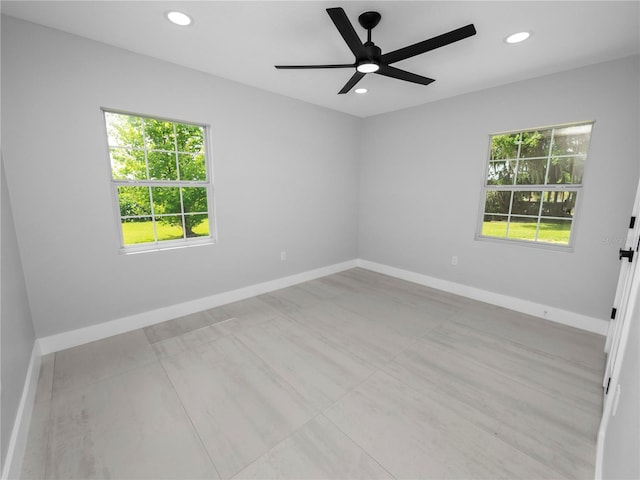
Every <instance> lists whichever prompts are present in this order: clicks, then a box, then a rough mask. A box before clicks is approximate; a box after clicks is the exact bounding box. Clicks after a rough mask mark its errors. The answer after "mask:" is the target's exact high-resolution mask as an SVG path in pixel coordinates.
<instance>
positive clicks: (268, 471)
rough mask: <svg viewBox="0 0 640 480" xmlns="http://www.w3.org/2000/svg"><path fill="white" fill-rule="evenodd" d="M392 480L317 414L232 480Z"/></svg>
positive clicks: (349, 440)
mask: <svg viewBox="0 0 640 480" xmlns="http://www.w3.org/2000/svg"><path fill="white" fill-rule="evenodd" d="M266 478H279V479H291V480H307V479H318V480H326V479H332V480H339V479H362V480H368V479H391V478H393V477H391V475H390V474H389V472H387V471H386V470H384V469H383V468H382V467H381V466H380V465H379V464H378V463H377V462H376V461H375V460H373V459H372V458H371V457H370V456H369V455H367V454H366V453H365V452H364V451H363V450H362V449H361V448H360V447H358V446H357V445H356V444H355V443H353V441H351V439H349V438H348V437H347V436H346V435H345V434H344V433H342V432H341V431H340V430H338V429H337V428H336V427H335V425H333V424H332V423H331V422H330V421H329V420H327V418H326V417H325V416H323V415H319V416H317V417H316V418H314V419H313V420H311V421H310V422H309V423H307V424H306V425H305V426H304V427H302V428H300V429H299V430H297V431H296V432H295V433H293V434H292V435H291V436H290V437H288V438H287V439H286V440H284V441H283V442H281V443H280V444H278V445H277V446H276V447H274V448H273V449H272V450H271V451H269V453H267V454H265V455H264V456H262V457H260V458H259V459H258V460H256V461H255V462H254V463H252V464H251V465H249V466H248V467H247V468H245V469H244V470H243V471H242V472H240V473H239V474H238V475H236V476H235V477H234V479H238V480H239V479H247V480H248V479H266Z"/></svg>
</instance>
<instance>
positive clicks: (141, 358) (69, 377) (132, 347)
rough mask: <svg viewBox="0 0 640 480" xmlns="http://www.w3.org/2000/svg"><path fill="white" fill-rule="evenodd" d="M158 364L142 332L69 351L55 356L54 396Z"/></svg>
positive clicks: (114, 337)
mask: <svg viewBox="0 0 640 480" xmlns="http://www.w3.org/2000/svg"><path fill="white" fill-rule="evenodd" d="M155 360H156V357H155V355H154V353H153V350H152V349H151V347H150V346H149V342H148V341H147V338H146V337H145V335H144V333H143V332H142V330H135V331H133V332H129V333H123V334H121V335H116V336H113V337H109V338H106V339H104V340H99V341H97V342H91V343H87V344H85V345H80V346H79V347H74V348H69V349H67V350H63V351H61V352H57V353H56V354H55V367H54V372H53V392H54V393H55V392H60V391H63V390H70V389H73V388H79V387H83V386H86V385H88V384H91V383H94V382H97V381H100V380H104V379H105V378H109V377H111V376H113V375H118V374H120V373H123V372H126V371H127V370H131V369H133V368H137V367H139V366H141V365H144V364H147V363H150V362H154V361H155Z"/></svg>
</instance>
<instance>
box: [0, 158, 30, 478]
mask: <svg viewBox="0 0 640 480" xmlns="http://www.w3.org/2000/svg"><path fill="white" fill-rule="evenodd" d="M0 177H1V179H0V195H1V196H0V204H1V208H2V212H1V214H2V218H1V222H0V223H1V224H0V229H1V230H2V238H1V239H0V241H1V242H2V243H1V247H0V251H1V252H0V265H2V274H1V278H0V286H1V291H0V303H1V305H2V307H1V308H0V338H1V339H2V345H1V346H0V353H1V355H0V365H1V366H2V369H1V371H0V379H1V381H2V397H1V398H0V405H1V406H2V408H1V409H0V410H1V412H2V417H1V418H0V425H1V427H2V428H1V431H0V435H1V436H0V445H1V446H2V452H1V453H2V462H1V464H0V471H1V470H2V468H4V463H5V460H6V455H7V448H8V447H9V438H10V436H11V431H12V429H13V424H14V422H15V419H16V413H17V411H18V405H19V403H20V397H21V395H22V389H23V387H24V382H25V378H26V376H27V369H28V367H29V361H30V359H31V352H32V351H33V344H34V342H35V333H34V330H33V324H32V323H31V313H30V311H29V300H28V297H27V289H26V286H25V283H24V276H23V272H22V263H21V260H20V250H19V248H18V241H17V238H16V231H15V228H14V224H13V215H12V212H11V202H10V200H9V195H8V191H7V182H6V179H5V174H4V165H3V164H2V165H0Z"/></svg>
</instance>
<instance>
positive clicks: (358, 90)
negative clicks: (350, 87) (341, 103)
mask: <svg viewBox="0 0 640 480" xmlns="http://www.w3.org/2000/svg"><path fill="white" fill-rule="evenodd" d="M368 91H369V90H367V89H366V88H356V89H355V90H354V92H356V93H367V92H368Z"/></svg>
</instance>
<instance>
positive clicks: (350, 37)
mask: <svg viewBox="0 0 640 480" xmlns="http://www.w3.org/2000/svg"><path fill="white" fill-rule="evenodd" d="M327 13H328V14H329V17H331V20H332V21H333V23H334V25H335V26H336V28H337V29H338V31H339V32H340V35H342V38H343V39H344V41H345V42H346V44H347V46H348V47H349V50H351V52H352V53H353V54H354V55H355V57H356V58H359V57H362V56H364V55H366V52H365V49H364V47H363V45H362V40H360V37H359V36H358V34H357V33H356V30H355V29H354V28H353V25H352V24H351V22H350V21H349V18H348V17H347V14H346V13H344V10H343V9H342V8H339V7H338V8H327Z"/></svg>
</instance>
